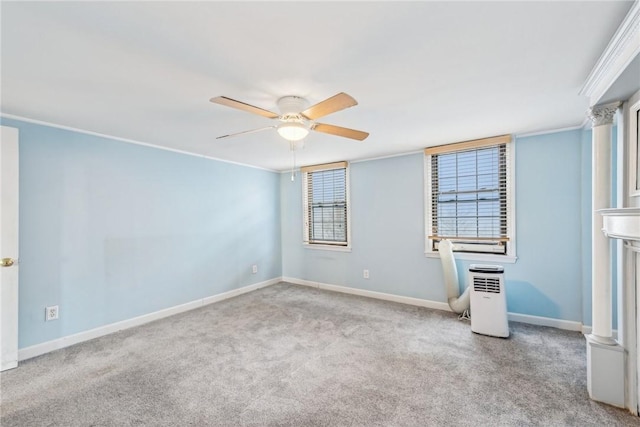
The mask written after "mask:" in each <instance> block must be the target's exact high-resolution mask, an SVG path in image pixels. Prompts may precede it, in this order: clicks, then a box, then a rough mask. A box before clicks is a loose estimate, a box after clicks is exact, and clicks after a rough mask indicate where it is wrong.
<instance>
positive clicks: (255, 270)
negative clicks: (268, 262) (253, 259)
mask: <svg viewBox="0 0 640 427" xmlns="http://www.w3.org/2000/svg"><path fill="white" fill-rule="evenodd" d="M251 272H252V273H253V274H256V273H257V272H258V264H253V265H252V266H251Z"/></svg>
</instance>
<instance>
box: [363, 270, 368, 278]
mask: <svg viewBox="0 0 640 427" xmlns="http://www.w3.org/2000/svg"><path fill="white" fill-rule="evenodd" d="M362 277H364V278H365V279H368V278H369V270H362Z"/></svg>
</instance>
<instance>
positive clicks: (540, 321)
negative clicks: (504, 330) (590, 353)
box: [471, 312, 582, 332]
mask: <svg viewBox="0 0 640 427" xmlns="http://www.w3.org/2000/svg"><path fill="white" fill-rule="evenodd" d="M471 315H472V316H473V314H471ZM508 317H509V320H512V321H514V322H520V323H528V324H530V325H538V326H550V327H552V328H557V329H564V330H567V331H576V332H582V323H580V322H576V321H574V320H562V319H554V318H552V317H541V316H532V315H530V314H520V313H511V312H509V314H508Z"/></svg>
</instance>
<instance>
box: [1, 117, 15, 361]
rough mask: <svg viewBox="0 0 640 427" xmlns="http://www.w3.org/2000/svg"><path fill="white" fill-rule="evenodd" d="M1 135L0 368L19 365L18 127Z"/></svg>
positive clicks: (6, 129) (8, 128)
mask: <svg viewBox="0 0 640 427" xmlns="http://www.w3.org/2000/svg"><path fill="white" fill-rule="evenodd" d="M1 128H2V134H1V138H0V196H1V197H0V201H1V205H0V258H1V261H0V362H1V363H0V370H2V371H4V370H6V369H11V368H15V367H16V366H18V129H15V128H10V127H6V126H2V127H1Z"/></svg>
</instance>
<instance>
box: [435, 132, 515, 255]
mask: <svg viewBox="0 0 640 427" xmlns="http://www.w3.org/2000/svg"><path fill="white" fill-rule="evenodd" d="M501 144H505V145H506V150H507V153H506V154H507V163H506V173H507V188H506V190H507V196H506V197H507V206H508V208H507V236H508V238H509V244H507V253H506V254H497V253H495V254H492V253H481V252H473V251H472V252H466V251H464V250H461V249H463V248H464V244H456V243H454V245H453V248H454V253H455V257H456V258H457V259H461V260H470V261H482V262H501V263H515V262H516V260H517V256H516V247H517V245H516V221H515V220H516V199H515V186H516V182H515V157H516V142H515V139H514V138H512V137H511V135H502V136H498V137H492V138H484V139H477V140H472V141H464V142H459V143H455V144H446V145H441V146H435V147H429V148H426V149H425V150H424V180H423V183H424V219H425V221H424V230H423V235H424V239H425V240H424V244H425V252H424V253H425V256H426V257H429V258H439V257H440V254H439V253H438V251H437V250H434V249H433V245H432V240H433V239H430V238H429V236H430V235H431V223H432V219H433V215H432V211H431V207H432V200H431V197H432V189H433V185H432V182H431V172H432V171H431V159H432V155H434V154H448V153H453V152H456V151H465V150H471V149H480V148H483V147H491V146H498V145H501ZM456 247H457V248H458V250H456Z"/></svg>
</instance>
